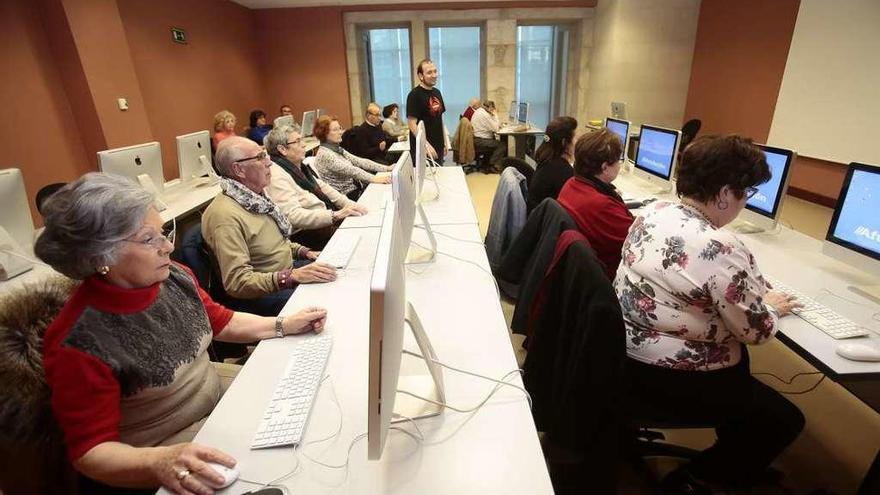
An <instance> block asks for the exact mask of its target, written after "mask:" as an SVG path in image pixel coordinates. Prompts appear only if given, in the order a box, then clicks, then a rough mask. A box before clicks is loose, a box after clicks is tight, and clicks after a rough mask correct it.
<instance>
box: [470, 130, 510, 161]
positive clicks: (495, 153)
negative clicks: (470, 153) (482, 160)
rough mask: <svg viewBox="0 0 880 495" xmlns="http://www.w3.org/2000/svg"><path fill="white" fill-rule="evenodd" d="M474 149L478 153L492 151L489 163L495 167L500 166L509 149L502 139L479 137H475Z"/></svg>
mask: <svg viewBox="0 0 880 495" xmlns="http://www.w3.org/2000/svg"><path fill="white" fill-rule="evenodd" d="M474 151H476V152H477V153H490V154H491V155H490V157H489V165H492V166H493V167H499V165H500V163H501V160H502V159H503V158H504V156H505V155H506V154H507V153H506V151H507V149H506V147H505V146H504V143H502V142H501V141H498V140H497V139H486V138H479V137H474ZM499 168H500V167H499Z"/></svg>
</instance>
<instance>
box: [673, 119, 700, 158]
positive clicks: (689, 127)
mask: <svg viewBox="0 0 880 495" xmlns="http://www.w3.org/2000/svg"><path fill="white" fill-rule="evenodd" d="M702 126H703V121H702V120H700V119H691V120H688V121H687V122H685V123H684V125H683V126H681V144H680V145H679V147H678V149H679V150H681V151H684V149H685V148H686V147H687V145H689V144H691V141H693V140H694V138H696V137H697V134H698V133H699V132H700V127H702Z"/></svg>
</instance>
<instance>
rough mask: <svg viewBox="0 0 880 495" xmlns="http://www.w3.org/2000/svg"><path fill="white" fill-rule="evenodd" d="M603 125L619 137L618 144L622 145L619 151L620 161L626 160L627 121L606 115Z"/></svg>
mask: <svg viewBox="0 0 880 495" xmlns="http://www.w3.org/2000/svg"><path fill="white" fill-rule="evenodd" d="M605 127H607V128H608V130H609V131H611V132H613V133H614V134H617V137H619V138H620V144H621V145H622V146H623V149H622V150H621V151H620V161H624V160H626V148H627V145H629V128H630V123H629V121H627V120H620V119H615V118H611V117H608V118H606V119H605Z"/></svg>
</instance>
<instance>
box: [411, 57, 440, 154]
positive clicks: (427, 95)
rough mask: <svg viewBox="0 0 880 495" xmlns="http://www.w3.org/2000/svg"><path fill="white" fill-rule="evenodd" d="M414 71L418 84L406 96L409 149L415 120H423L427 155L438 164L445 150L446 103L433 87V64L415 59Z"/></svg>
mask: <svg viewBox="0 0 880 495" xmlns="http://www.w3.org/2000/svg"><path fill="white" fill-rule="evenodd" d="M416 74H417V75H418V76H419V85H418V86H416V87H414V88H413V89H412V91H410V92H409V96H407V97H406V117H407V120H408V122H409V148H410V152H411V153H413V156H415V154H414V151H415V148H416V133H417V132H418V125H419V122H424V123H425V135H426V137H427V138H428V139H427V141H428V146H427V147H428V156H430V157H432V158H434V159H435V160H437V161H438V162H440V163H441V164H442V163H443V155H445V154H446V151H447V150H446V135H445V132H444V131H443V112H445V111H446V105H445V104H444V103H443V95H442V94H440V90H439V89H437V88H435V87H434V86H435V85H436V84H437V66H436V65H434V62H431V60H430V59H427V58H426V59H424V60H422V61H421V62H419V67H418V68H417V69H416Z"/></svg>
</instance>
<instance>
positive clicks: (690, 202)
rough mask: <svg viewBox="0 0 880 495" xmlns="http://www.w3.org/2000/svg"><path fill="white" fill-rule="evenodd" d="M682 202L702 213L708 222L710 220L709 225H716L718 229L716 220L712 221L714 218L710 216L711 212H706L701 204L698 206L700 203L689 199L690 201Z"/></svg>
mask: <svg viewBox="0 0 880 495" xmlns="http://www.w3.org/2000/svg"><path fill="white" fill-rule="evenodd" d="M681 204H683V205H685V206H689V207H690V208H692V209H694V210H696V211H697V213H699V214H700V215H701V216H702V217H703V218H704V219H705V220H706V221H707V222H709V225H711V226H713V227H715V228H716V229H717V228H718V226H717V225H715V222H713V221H712V218H711V217H710V216H709V214H708V213H706V212H705V211H704V210H703V208H701V207H700V206H698V205H697V204H695V203H694V202H692V201H690V200H688V201H682V202H681Z"/></svg>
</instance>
